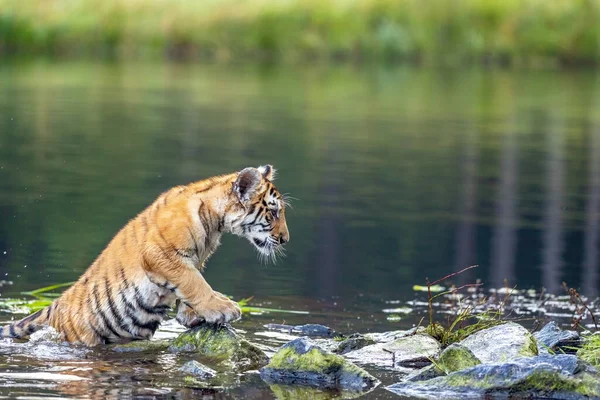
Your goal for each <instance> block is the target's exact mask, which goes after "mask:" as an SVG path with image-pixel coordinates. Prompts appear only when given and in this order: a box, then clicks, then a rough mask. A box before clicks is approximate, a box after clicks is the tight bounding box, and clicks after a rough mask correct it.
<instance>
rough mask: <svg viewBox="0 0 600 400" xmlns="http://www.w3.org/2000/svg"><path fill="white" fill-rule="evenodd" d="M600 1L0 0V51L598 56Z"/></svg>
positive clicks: (487, 58)
mask: <svg viewBox="0 0 600 400" xmlns="http://www.w3.org/2000/svg"><path fill="white" fill-rule="evenodd" d="M598 21H600V0H552V1H548V0H347V1H341V0H337V1H336V0H244V1H234V0H206V1H194V0H171V1H167V0H40V1H23V0H0V52H1V53H3V54H20V55H23V54H26V55H39V54H44V55H58V56H77V57H79V56H84V57H89V56H91V57H117V58H156V57H172V58H190V59H200V58H207V59H216V60H225V61H227V60H236V61H237V60H246V59H248V58H251V59H274V60H283V61H288V62H297V61H306V60H314V59H323V60H332V59H334V60H358V61H365V60H369V61H371V60H376V61H381V60H413V61H415V60H416V61H419V62H424V63H460V62H465V61H467V62H493V63H527V64H537V63H597V62H598V61H600V23H598Z"/></svg>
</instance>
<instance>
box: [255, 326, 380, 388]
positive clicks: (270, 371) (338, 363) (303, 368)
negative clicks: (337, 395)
mask: <svg viewBox="0 0 600 400" xmlns="http://www.w3.org/2000/svg"><path fill="white" fill-rule="evenodd" d="M260 376H261V378H262V379H263V380H264V381H266V382H267V383H269V384H288V385H289V384H301V385H307V386H313V387H318V388H339V389H346V390H352V391H364V390H368V389H370V388H372V387H374V386H376V385H377V383H378V381H377V379H375V378H374V377H373V376H371V375H370V374H369V373H368V372H367V371H365V370H363V369H362V368H360V367H358V366H356V365H354V364H352V363H351V362H349V361H347V360H346V359H344V358H343V357H341V356H339V355H337V354H333V353H329V352H326V351H325V350H323V349H322V348H320V347H319V346H318V345H317V344H316V343H315V342H314V341H313V340H311V339H309V338H298V339H296V340H293V341H291V342H289V343H287V344H285V345H284V346H283V347H281V349H279V351H278V352H277V353H275V355H274V356H273V358H272V359H271V361H270V362H269V364H268V365H267V366H266V367H264V368H262V369H261V370H260Z"/></svg>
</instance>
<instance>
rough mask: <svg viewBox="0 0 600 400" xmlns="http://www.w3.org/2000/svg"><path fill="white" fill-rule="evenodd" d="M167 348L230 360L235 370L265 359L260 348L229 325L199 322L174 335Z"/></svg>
mask: <svg viewBox="0 0 600 400" xmlns="http://www.w3.org/2000/svg"><path fill="white" fill-rule="evenodd" d="M169 351H171V352H174V353H179V352H191V353H194V354H197V355H199V356H203V357H206V358H209V359H211V360H212V361H213V362H216V363H220V362H226V363H230V364H232V366H233V367H234V368H235V369H236V370H238V371H247V370H250V369H258V368H260V367H262V366H264V365H266V364H267V362H268V357H267V355H266V354H265V353H264V352H263V351H262V350H261V349H260V348H258V347H257V346H256V345H254V344H252V343H250V342H248V341H247V340H245V339H244V338H242V337H241V336H240V335H238V334H237V333H236V332H235V330H234V329H233V328H232V327H231V326H229V325H222V326H215V325H209V324H201V325H199V326H197V327H195V328H193V329H190V330H188V331H186V332H184V333H182V334H180V335H179V336H178V337H176V338H175V339H174V340H173V342H172V343H171V345H170V346H169Z"/></svg>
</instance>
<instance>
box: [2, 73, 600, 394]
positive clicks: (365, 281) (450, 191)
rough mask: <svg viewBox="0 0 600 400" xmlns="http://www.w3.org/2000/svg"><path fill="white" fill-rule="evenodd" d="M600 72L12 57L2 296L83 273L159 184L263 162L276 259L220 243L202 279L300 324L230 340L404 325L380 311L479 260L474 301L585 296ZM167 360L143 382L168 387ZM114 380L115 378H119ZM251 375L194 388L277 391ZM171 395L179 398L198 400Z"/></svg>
mask: <svg viewBox="0 0 600 400" xmlns="http://www.w3.org/2000/svg"><path fill="white" fill-rule="evenodd" d="M598 77H599V76H598V75H596V74H594V73H593V72H585V71H579V72H572V71H561V72H558V71H541V72H540V71H537V72H532V71H494V70H488V71H486V70H463V71H460V70H435V69H429V70H428V69H424V70H423V69H412V68H393V69H385V68H358V67H336V68H325V67H318V66H317V67H311V68H294V67H264V66H263V67H257V66H253V67H242V66H230V67H223V66H198V65H175V64H164V65H156V64H152V65H147V64H102V65H101V64H86V63H58V64H55V63H28V64H4V65H2V66H0V221H1V222H2V223H1V224H0V280H7V281H12V284H9V285H3V286H1V287H0V295H1V296H2V297H18V296H19V295H20V293H21V292H23V291H27V290H32V289H35V288H37V287H40V286H46V285H49V284H53V283H60V282H67V281H70V280H74V279H76V278H77V277H78V276H79V275H80V274H81V273H82V272H83V271H84V270H85V269H86V267H87V266H88V265H89V264H90V263H91V262H92V261H93V259H94V258H95V257H96V255H97V254H98V253H99V252H100V251H101V249H102V248H103V247H104V246H105V245H106V243H107V242H108V241H109V240H110V238H111V237H112V236H113V235H114V234H115V233H116V232H117V230H118V229H119V228H120V227H121V226H123V224H125V223H126V222H127V221H128V219H130V218H132V217H133V216H135V215H136V213H137V212H139V211H141V210H142V209H143V208H144V207H145V206H146V205H148V204H149V203H150V202H152V201H153V199H154V198H155V197H156V196H158V195H159V194H160V193H161V192H162V191H164V190H166V189H168V188H169V187H171V186H174V185H178V184H183V183H186V182H190V181H193V180H198V179H202V178H205V177H209V176H212V175H216V174H222V173H228V172H231V171H235V170H239V169H241V168H243V167H246V166H257V165H260V164H264V163H271V164H273V165H274V166H275V167H276V168H277V169H278V172H279V174H278V179H277V185H278V187H279V188H280V190H281V191H282V192H287V193H290V195H291V196H293V197H295V198H297V200H295V201H294V202H293V206H294V210H292V211H290V212H288V214H287V218H288V226H289V229H290V233H291V242H290V243H289V244H288V246H287V258H285V259H282V260H280V261H279V262H278V263H277V264H275V265H273V264H261V263H260V262H259V260H258V258H257V257H256V254H255V252H254V250H253V249H252V248H251V245H250V244H248V243H247V242H245V241H243V240H240V239H238V238H232V237H226V238H224V241H223V245H222V247H221V248H220V249H219V250H218V251H217V253H216V254H215V256H214V257H212V258H211V260H210V261H209V263H208V270H207V272H206V277H207V280H208V281H209V283H210V284H211V285H212V286H213V287H214V288H216V289H217V290H219V291H221V292H224V293H227V294H230V295H232V296H234V297H235V298H238V299H239V298H244V297H249V296H254V300H253V301H254V302H255V303H257V304H261V305H264V306H267V307H275V308H287V309H296V310H305V311H310V313H311V315H310V317H306V316H298V315H288V314H277V315H276V314H270V315H263V316H247V317H246V318H245V319H244V321H243V322H242V323H241V324H240V326H241V327H243V328H244V329H246V330H247V331H248V332H249V333H250V334H252V333H253V332H256V331H260V327H261V326H262V324H265V323H268V322H277V323H282V322H285V323H302V322H321V323H327V324H328V325H330V326H332V327H334V328H335V329H337V330H341V331H345V332H348V331H354V330H381V331H383V330H386V329H399V328H407V327H410V326H412V325H413V324H414V323H415V322H417V321H418V320H419V319H420V317H421V316H422V315H412V316H411V317H409V318H406V319H403V320H402V321H400V322H395V321H389V320H388V319H387V315H386V314H385V313H383V312H382V310H383V309H386V308H390V307H392V306H390V303H389V302H394V301H398V300H399V301H405V300H409V299H412V298H413V297H414V296H415V295H414V293H413V291H412V287H413V285H414V284H424V281H425V278H426V277H429V278H431V279H436V278H439V277H442V276H444V275H446V274H448V273H450V272H452V271H456V270H459V269H462V268H464V267H466V266H468V265H472V264H478V265H479V267H478V268H477V269H474V270H470V271H468V273H465V274H463V275H461V276H459V277H457V278H456V279H455V282H456V283H458V284H464V283H469V282H473V281H475V279H476V278H481V280H482V281H483V282H484V283H485V284H486V287H503V286H505V285H509V286H513V285H517V286H518V287H519V288H524V289H527V288H534V289H540V288H542V287H544V288H546V289H547V290H548V291H549V292H553V293H561V292H562V290H563V289H562V287H561V285H562V282H563V281H566V282H567V283H568V284H569V285H570V286H573V287H577V288H579V289H580V290H581V291H582V293H585V294H587V295H589V296H592V297H595V296H597V295H598V287H599V284H600V279H599V278H600V275H599V273H598V263H599V257H600V253H599V251H598V250H599V249H598V240H599V229H600V220H599V212H600V82H599V79H598ZM391 304H394V303H391ZM10 318H11V316H10V315H7V314H4V315H0V319H2V320H7V319H10ZM307 319H308V321H307ZM257 340H259V341H260V337H259V336H257ZM266 343H267V344H268V343H269V341H268V340H266ZM23 351H25V350H23ZM25 353H26V354H28V355H27V356H25V358H23V359H21V358H19V357H18V356H15V355H12V356H11V355H10V354H14V352H13V351H12V350H10V351H8V350H5V349H3V351H2V354H4V356H2V357H3V358H0V366H3V367H4V368H7V369H10V370H13V371H17V372H18V371H26V372H40V371H42V372H43V371H46V369H48V368H59V367H60V366H61V365H62V367H64V368H66V369H65V370H66V371H72V370H73V369H76V371H75V372H76V373H75V375H77V374H79V375H80V376H82V375H83V376H87V377H88V378H90V377H91V378H93V380H92V381H91V382H90V381H85V382H86V384H85V385H83V387H84V388H87V389H88V392H89V393H93V392H94V390H98V391H99V392H102V393H104V391H105V390H106V391H107V392H106V393H108V394H110V393H112V392H110V390H111V389H114V390H116V392H115V393H118V392H119V390H120V389H119V388H123V390H126V389H127V388H131V387H133V389H132V390H134V391H133V392H130V393H134V394H137V395H147V396H159V397H160V396H168V395H169V394H168V393H173V392H169V390H167V389H165V385H163V384H152V383H151V382H153V381H152V379H154V378H152V379H150V378H149V379H148V380H142V381H143V383H140V384H135V385H134V384H132V382H133V379H134V378H135V376H136V375H137V372H136V368H137V367H136V365H137V364H135V363H133V364H132V363H130V362H129V361H130V360H128V359H120V360H114V359H112V358H111V357H112V356H104V355H100V356H98V355H97V354H96V355H92V356H88V357H91V359H88V361H81V360H79V358H78V357H75V359H74V360H71V361H57V362H51V363H48V362H45V361H40V360H38V359H37V358H35V357H33V358H32V356H31V354H30V353H27V351H25ZM59 353H60V352H59ZM107 357H108V358H107ZM161 357H162V358H161ZM169 357H170V356H169V355H162V354H161V355H158V356H157V359H156V360H153V361H151V363H152V365H153V366H152V367H147V366H146V367H140V368H142V369H143V368H146V369H149V370H150V371H152V373H150V375H152V374H157V373H158V374H162V375H165V374H167V375H168V374H170V373H172V372H171V369H170V368H171V364H170V363H172V362H173V361H172V360H171V359H170V358H169ZM42 360H43V359H42ZM90 360H91V361H90ZM65 363H66V364H65ZM80 363H81V364H82V365H85V366H81V365H79V364H80ZM108 365H118V366H120V368H121V369H122V373H120V374H119V376H120V378H119V379H120V380H119V379H117V378H115V377H114V376H113V375H112V374H111V373H108V372H106V371H107V370H109V369H110V368H109V367H108ZM157 366H158V367H157ZM77 368H84V369H83V370H79V369H77ZM86 368H87V369H86ZM0 369H2V368H0ZM81 371H88V372H81ZM157 371H158V372H157ZM242 380H244V381H249V382H250V383H248V384H244V383H243V382H242V383H240V385H233V386H234V387H235V388H234V389H231V390H232V391H231V392H229V391H225V392H223V391H222V390H221V391H220V390H213V389H210V390H208V392H206V393H205V394H207V395H211V393H213V391H216V393H217V396H221V395H222V396H225V397H227V396H233V397H236V396H249V397H253V396H254V397H256V396H263V397H267V398H268V397H271V396H272V392H271V391H270V390H269V389H268V388H267V387H266V385H264V384H261V383H260V380H259V379H257V377H256V376H250V377H248V376H244V377H243V378H242ZM0 381H1V382H3V384H4V385H5V386H6V385H7V382H12V381H11V380H10V379H9V380H8V381H6V379H4V380H3V378H2V377H0ZM15 382H16V383H14V385H16V386H15V387H19V388H22V392H23V393H25V394H24V395H26V394H31V393H34V394H35V393H46V394H51V393H55V394H61V395H63V396H75V397H77V396H82V395H84V394H86V393H88V392H86V390H83V389H81V390H79V391H73V392H69V391H68V390H64V387H82V386H81V385H82V384H81V383H78V382H80V381H77V382H75V381H74V382H68V383H63V384H61V385H62V386H60V385H59V388H58V389H57V387H56V386H52V385H50V386H52V387H46V386H44V381H43V380H39V381H38V382H37V383H36V385H33V386H32V384H31V382H24V381H20V380H18V379H17V380H15ZM116 382H117V383H116ZM65 385H66V386H65ZM9 386H10V385H9ZM175 386H177V385H175ZM135 388H138V389H139V390H138V389H135ZM92 389H93V390H92ZM8 390H9V389H6V388H4V389H0V394H6V393H8ZM10 390H12V389H10ZM127 390H129V389H127ZM135 390H138V391H135ZM173 390H174V392H176V393H179V395H180V397H182V398H186V397H187V396H193V395H197V394H198V393H196V392H193V391H191V392H190V390H191V389H184V388H182V387H179V388H177V387H176V388H175V389H173ZM155 391H156V392H155ZM123 393H126V392H123ZM113 394H114V393H113ZM213 394H214V393H213ZM380 395H381V393H380Z"/></svg>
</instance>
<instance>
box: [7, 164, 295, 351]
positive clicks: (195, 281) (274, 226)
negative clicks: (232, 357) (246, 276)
mask: <svg viewBox="0 0 600 400" xmlns="http://www.w3.org/2000/svg"><path fill="white" fill-rule="evenodd" d="M274 174H275V171H274V169H273V167H271V166H270V165H266V166H261V167H258V168H245V169H243V170H242V171H240V172H236V173H232V174H229V175H222V176H217V177H213V178H209V179H206V180H203V181H199V182H194V183H191V184H189V185H187V186H177V187H174V188H172V189H170V190H169V191H167V192H165V193H163V194H161V195H160V196H159V197H158V198H157V199H156V201H155V202H154V203H152V204H151V205H150V206H149V207H148V208H146V209H145V210H144V211H142V212H141V213H140V214H139V215H138V216H137V217H135V218H134V219H133V220H131V221H129V223H128V224H127V225H125V227H124V228H123V229H121V231H119V233H117V235H116V236H115V237H114V238H113V239H112V240H111V242H110V243H109V244H108V246H107V247H106V248H105V249H104V251H102V253H101V254H100V256H99V257H98V258H97V259H96V260H95V261H94V263H93V264H92V265H91V266H90V267H89V268H88V269H87V271H86V272H85V273H84V274H83V275H82V276H81V277H80V278H79V280H78V281H77V282H76V283H75V284H74V285H73V286H71V287H70V288H69V289H68V290H66V291H65V292H64V293H63V294H62V295H61V296H60V297H59V298H58V299H56V300H55V301H54V302H53V303H52V304H51V305H50V306H49V307H47V308H45V309H43V310H40V311H38V312H36V313H34V314H31V315H29V316H28V317H26V318H23V319H22V320H20V321H17V322H15V323H13V324H11V325H8V326H4V327H0V337H12V338H26V337H28V336H29V335H30V334H31V333H33V332H35V331H36V330H38V329H40V328H41V327H43V326H44V325H50V326H52V327H54V328H55V329H56V330H57V331H58V332H59V333H60V334H61V335H62V337H63V338H64V340H66V341H68V342H73V343H82V344H85V345H88V346H94V345H97V344H102V343H104V344H106V343H117V342H127V341H131V340H141V339H149V338H150V337H152V335H153V334H154V332H155V331H156V329H157V328H158V326H159V325H160V323H161V321H162V320H163V319H164V318H165V317H166V313H167V311H168V310H169V309H170V308H171V307H173V306H174V305H175V303H176V302H177V303H179V305H178V308H177V320H178V321H179V322H180V323H181V324H183V325H184V326H186V327H192V326H195V325H197V324H198V323H200V322H201V321H206V322H208V323H211V324H219V323H225V322H230V321H234V320H237V319H239V318H240V317H241V311H240V308H239V306H238V305H237V303H235V302H234V301H231V300H230V299H228V298H227V297H226V296H224V295H222V294H221V293H219V292H216V291H214V290H213V289H212V288H211V287H210V285H209V284H208V283H207V282H206V280H204V278H203V276H202V273H201V272H202V270H203V268H204V262H205V260H206V259H207V258H208V257H209V256H210V255H211V254H212V253H213V252H214V251H215V250H216V248H217V247H218V246H219V241H220V238H221V235H222V234H223V233H225V232H229V233H233V234H234V235H237V236H242V237H245V238H246V239H248V240H249V241H250V242H251V243H252V244H253V245H254V246H255V247H256V248H257V249H258V251H259V252H260V253H261V254H262V255H263V256H266V257H274V256H275V255H276V254H277V253H278V252H280V251H281V250H282V248H281V246H282V245H283V244H284V243H286V242H287V241H289V240H290V234H289V232H288V228H287V224H286V221H285V201H284V199H283V198H282V196H281V194H280V193H279V191H278V190H277V188H275V186H274V185H273V183H272V181H273V177H274Z"/></svg>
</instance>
